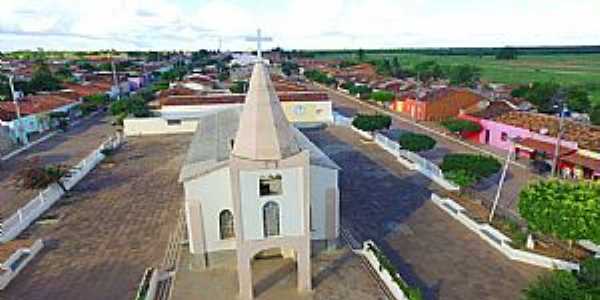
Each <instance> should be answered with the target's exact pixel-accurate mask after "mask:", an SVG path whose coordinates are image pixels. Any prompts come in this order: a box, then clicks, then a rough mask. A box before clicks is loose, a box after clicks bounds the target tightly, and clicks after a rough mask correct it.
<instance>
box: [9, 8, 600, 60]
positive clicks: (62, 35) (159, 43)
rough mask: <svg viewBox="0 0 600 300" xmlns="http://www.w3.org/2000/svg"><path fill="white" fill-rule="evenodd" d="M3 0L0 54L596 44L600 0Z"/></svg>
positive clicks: (598, 39)
mask: <svg viewBox="0 0 600 300" xmlns="http://www.w3.org/2000/svg"><path fill="white" fill-rule="evenodd" d="M0 1H2V2H6V3H2V9H0V51H5V50H15V49H23V48H29V49H35V48H37V47H43V48H48V49H50V48H52V49H97V48H102V49H107V48H117V49H199V48H214V47H216V46H217V45H218V44H219V43H218V41H219V39H220V40H221V41H222V44H223V47H224V48H225V49H236V50H237V49H242V50H247V49H252V48H253V47H254V46H253V45H252V44H251V43H248V42H246V41H245V40H244V37H245V36H247V35H251V34H253V33H254V32H255V30H256V28H257V27H261V28H263V31H264V32H265V34H267V35H269V36H272V37H273V39H274V41H273V42H272V43H268V44H267V45H266V46H267V47H268V46H277V45H278V46H282V47H284V48H310V49H325V48H359V47H361V48H378V47H450V46H503V45H556V44H558V45H561V44H562V45H574V44H598V43H600V34H599V32H600V22H597V21H596V20H597V13H598V11H600V2H599V1H597V0H574V1H559V0H490V1H478V2H473V1H469V0H454V1H444V0H289V1H275V0H262V1H250V0H247V1H245V0H202V1H192V0H178V1H173V0H86V1H80V0H35V1H32V0H20V1H12V0H11V1H9V0H0ZM185 1H187V2H186V3H184V2H185Z"/></svg>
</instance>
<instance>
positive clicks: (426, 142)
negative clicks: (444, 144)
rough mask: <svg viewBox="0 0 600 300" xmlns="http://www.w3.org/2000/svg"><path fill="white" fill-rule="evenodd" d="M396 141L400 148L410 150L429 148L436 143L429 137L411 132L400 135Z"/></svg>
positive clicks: (416, 150) (417, 150)
mask: <svg viewBox="0 0 600 300" xmlns="http://www.w3.org/2000/svg"><path fill="white" fill-rule="evenodd" d="M398 142H399V143H400V146H402V148H404V149H406V150H408V151H412V152H420V151H425V150H431V149H433V148H434V147H435V144H436V141H435V140H434V139H432V138H431V137H429V136H427V135H424V134H418V133H412V132H409V133H405V134H403V135H401V136H400V138H399V139H398Z"/></svg>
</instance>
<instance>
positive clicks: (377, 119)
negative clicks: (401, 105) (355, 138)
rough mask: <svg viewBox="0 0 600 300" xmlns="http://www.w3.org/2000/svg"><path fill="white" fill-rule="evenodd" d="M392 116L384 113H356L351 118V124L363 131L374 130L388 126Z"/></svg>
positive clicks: (390, 123)
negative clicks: (352, 118)
mask: <svg viewBox="0 0 600 300" xmlns="http://www.w3.org/2000/svg"><path fill="white" fill-rule="evenodd" d="M391 125H392V118H390V117H389V116H385V115H363V114H358V115H356V117H355V118H354V120H352V126H354V127H356V128H358V129H360V130H363V131H369V132H371V131H376V130H381V129H384V128H390V126H391Z"/></svg>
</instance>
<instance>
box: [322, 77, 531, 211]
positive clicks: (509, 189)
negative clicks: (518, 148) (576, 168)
mask: <svg viewBox="0 0 600 300" xmlns="http://www.w3.org/2000/svg"><path fill="white" fill-rule="evenodd" d="M316 88H319V87H316ZM326 91H327V92H328V94H329V97H330V99H331V100H332V102H333V106H334V110H336V111H339V112H341V113H342V114H344V115H346V116H353V115H355V114H356V113H375V112H377V111H376V110H375V109H374V108H372V107H371V106H369V105H366V104H364V103H361V102H357V101H356V100H354V98H351V97H350V96H347V95H345V94H341V93H337V92H332V91H331V90H326ZM390 115H391V116H392V127H391V133H392V135H398V134H399V132H403V131H410V132H417V133H423V134H427V135H429V136H430V137H432V138H433V139H435V140H436V141H437V144H436V148H434V149H433V150H429V151H425V152H422V153H420V154H421V155H422V156H423V157H425V158H427V159H429V160H430V161H433V162H434V163H436V164H439V163H441V161H442V160H443V157H444V155H446V154H448V153H478V154H484V155H494V156H496V158H498V159H499V160H500V161H501V162H504V159H505V158H504V156H505V155H506V154H505V153H503V152H502V151H498V150H495V149H492V148H491V147H487V146H486V145H477V146H474V145H470V144H468V143H466V142H463V141H460V142H455V141H454V140H453V139H451V138H448V137H444V136H440V135H438V134H435V133H433V132H432V131H431V129H429V130H428V129H424V128H423V127H424V126H423V125H422V124H418V123H415V122H413V121H411V120H408V119H406V118H404V117H403V116H400V115H395V114H393V113H390ZM499 178H500V174H496V175H495V176H493V177H491V178H489V179H486V180H484V181H483V182H479V183H478V184H476V185H475V186H474V187H473V188H470V189H469V190H468V192H469V193H470V194H472V196H474V197H476V198H478V199H481V200H485V201H486V202H487V203H491V202H492V201H493V199H494V196H495V194H496V190H497V187H498V185H497V183H498V181H499ZM537 179H539V176H538V175H535V174H533V173H531V172H530V170H528V169H527V168H526V164H523V163H522V162H517V164H511V167H510V168H509V171H508V173H507V177H506V181H505V183H504V187H503V190H502V194H501V197H500V200H499V207H500V210H501V211H502V212H504V213H507V214H510V215H512V216H516V215H517V205H518V197H519V193H520V191H521V189H523V187H525V186H526V185H527V184H529V183H530V182H533V181H535V180H537Z"/></svg>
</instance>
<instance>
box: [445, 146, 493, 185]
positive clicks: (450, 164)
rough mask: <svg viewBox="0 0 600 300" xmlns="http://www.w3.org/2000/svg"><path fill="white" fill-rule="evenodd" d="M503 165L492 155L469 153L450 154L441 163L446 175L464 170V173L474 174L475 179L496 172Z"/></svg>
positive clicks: (477, 179)
mask: <svg viewBox="0 0 600 300" xmlns="http://www.w3.org/2000/svg"><path fill="white" fill-rule="evenodd" d="M501 167H502V164H500V162H499V161H498V160H497V159H495V158H493V157H491V156H484V155H478V154H467V153H458V154H448V155H446V156H444V161H443V162H442V164H441V165H440V169H442V172H444V175H445V176H446V175H450V176H452V174H456V172H458V171H462V172H464V173H463V175H465V174H466V175H467V176H472V177H473V179H474V180H475V181H479V180H481V179H483V178H486V177H489V176H491V175H493V174H496V173H497V172H498V171H500V168H501ZM456 184H458V183H456Z"/></svg>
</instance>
